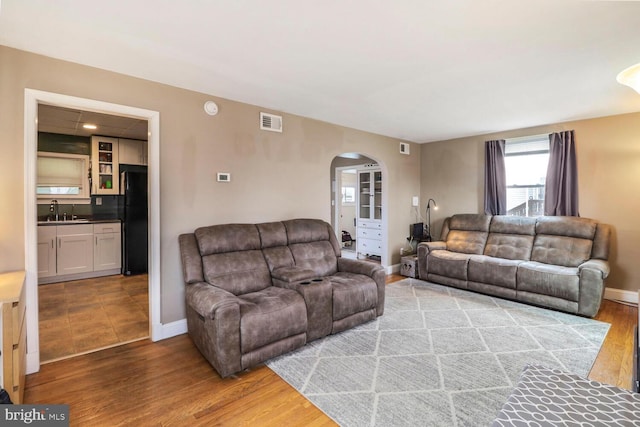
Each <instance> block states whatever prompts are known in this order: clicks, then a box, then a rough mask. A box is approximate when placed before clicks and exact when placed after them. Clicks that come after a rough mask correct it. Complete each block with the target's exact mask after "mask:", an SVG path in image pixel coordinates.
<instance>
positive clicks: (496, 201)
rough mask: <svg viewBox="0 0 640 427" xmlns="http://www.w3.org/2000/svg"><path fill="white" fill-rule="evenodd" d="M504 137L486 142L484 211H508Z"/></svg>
mask: <svg viewBox="0 0 640 427" xmlns="http://www.w3.org/2000/svg"><path fill="white" fill-rule="evenodd" d="M504 146H505V141H504V139H499V140H495V141H486V142H485V143H484V213H485V214H487V215H505V214H506V213H507V173H506V171H505V167H504Z"/></svg>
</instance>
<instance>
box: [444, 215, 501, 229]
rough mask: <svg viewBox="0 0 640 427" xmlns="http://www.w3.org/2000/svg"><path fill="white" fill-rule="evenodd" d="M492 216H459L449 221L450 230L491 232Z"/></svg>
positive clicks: (454, 216)
mask: <svg viewBox="0 0 640 427" xmlns="http://www.w3.org/2000/svg"><path fill="white" fill-rule="evenodd" d="M490 224H491V215H480V214H457V215H453V216H452V217H451V218H450V219H449V229H450V230H463V231H484V232H487V231H489V225H490Z"/></svg>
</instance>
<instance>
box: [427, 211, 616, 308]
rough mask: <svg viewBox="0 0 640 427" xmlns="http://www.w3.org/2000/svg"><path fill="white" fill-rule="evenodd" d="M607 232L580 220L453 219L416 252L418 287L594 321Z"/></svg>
mask: <svg viewBox="0 0 640 427" xmlns="http://www.w3.org/2000/svg"><path fill="white" fill-rule="evenodd" d="M610 235H611V230H610V227H609V226H608V225H606V224H601V223H598V222H597V221H595V220H593V219H588V218H580V217H560V216H545V217H537V218H527V217H516V216H502V215H500V216H490V215H479V214H459V215H454V216H452V217H450V218H447V219H446V220H445V222H444V224H443V228H442V233H441V241H437V242H423V243H420V244H419V245H418V271H419V275H420V278H421V279H424V280H429V281H432V282H435V283H440V284H444V285H449V286H455V287H458V288H463V289H469V290H473V291H476V292H482V293H486V294H491V295H496V296H499V297H503V298H508V299H512V300H516V301H521V302H525V303H530V304H534V305H538V306H542V307H548V308H553V309H557V310H561V311H565V312H568V313H573V314H579V315H582V316H588V317H593V316H595V315H596V314H597V313H598V310H599V308H600V304H601V302H602V297H603V294H604V280H605V279H606V277H607V276H608V274H609V263H608V261H607V259H608V256H609V240H610Z"/></svg>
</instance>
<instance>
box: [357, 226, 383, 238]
mask: <svg viewBox="0 0 640 427" xmlns="http://www.w3.org/2000/svg"><path fill="white" fill-rule="evenodd" d="M358 239H377V240H378V239H379V240H382V230H376V229H374V228H358Z"/></svg>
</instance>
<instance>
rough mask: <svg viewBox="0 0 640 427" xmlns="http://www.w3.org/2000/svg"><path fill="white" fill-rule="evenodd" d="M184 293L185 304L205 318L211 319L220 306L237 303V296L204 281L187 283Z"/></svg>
mask: <svg viewBox="0 0 640 427" xmlns="http://www.w3.org/2000/svg"><path fill="white" fill-rule="evenodd" d="M185 293H186V300H187V304H188V305H189V306H190V307H191V308H193V309H194V310H195V311H196V312H197V313H198V314H199V315H200V316H202V317H204V318H207V319H213V318H214V317H215V314H216V311H217V310H218V309H220V308H221V307H225V306H233V305H236V306H237V305H238V297H237V296H235V295H234V294H232V293H231V292H228V291H225V290H224V289H221V288H217V287H215V286H211V285H209V284H208V283H205V282H197V283H193V284H191V285H187V287H186V290H185Z"/></svg>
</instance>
